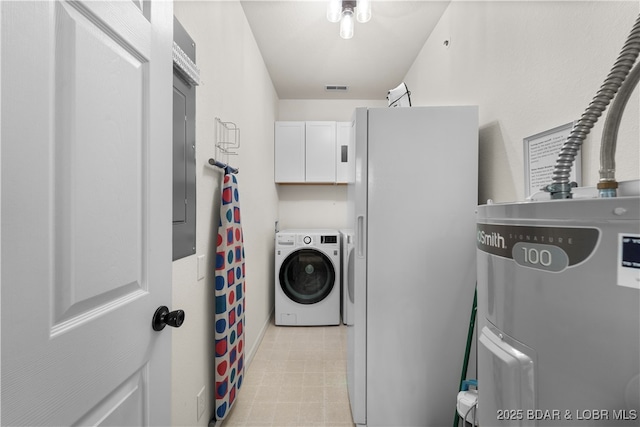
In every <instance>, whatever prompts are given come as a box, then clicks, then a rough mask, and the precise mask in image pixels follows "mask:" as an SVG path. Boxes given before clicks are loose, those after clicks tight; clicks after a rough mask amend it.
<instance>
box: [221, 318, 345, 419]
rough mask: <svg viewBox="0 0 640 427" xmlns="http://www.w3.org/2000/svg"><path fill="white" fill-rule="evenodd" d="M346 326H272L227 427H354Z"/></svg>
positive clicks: (248, 374)
mask: <svg viewBox="0 0 640 427" xmlns="http://www.w3.org/2000/svg"><path fill="white" fill-rule="evenodd" d="M346 341H347V330H346V327H344V326H342V325H341V326H308V327H304V326H295V327H294V326H275V324H274V323H273V320H272V321H271V324H270V325H269V326H268V327H267V330H266V332H265V335H264V338H263V340H262V343H261V344H260V347H259V348H258V351H257V352H256V355H255V356H254V359H253V361H252V362H251V365H250V366H249V368H248V369H247V372H246V374H245V380H244V385H243V387H242V390H241V391H240V393H239V394H238V398H237V399H238V400H237V401H236V403H235V405H234V407H233V409H232V411H231V413H230V414H229V416H228V418H227V419H226V420H225V421H224V422H223V424H222V425H223V427H231V426H247V427H248V426H273V427H281V426H298V427H323V426H332V427H338V426H340V427H347V426H348V427H353V426H354V424H353V421H352V418H351V409H350V407H349V395H348V392H347V373H346V368H347V360H346V355H347V351H346V346H347V342H346Z"/></svg>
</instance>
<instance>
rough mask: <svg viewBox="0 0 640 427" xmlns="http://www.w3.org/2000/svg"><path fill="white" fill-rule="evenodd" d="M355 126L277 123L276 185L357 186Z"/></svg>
mask: <svg viewBox="0 0 640 427" xmlns="http://www.w3.org/2000/svg"><path fill="white" fill-rule="evenodd" d="M352 132H353V128H352V124H351V122H334V121H309V122H275V157H274V158H275V182H276V183H296V184H300V183H316V184H334V183H347V182H353V178H354V175H355V169H354V163H353V159H355V153H354V145H353V135H352Z"/></svg>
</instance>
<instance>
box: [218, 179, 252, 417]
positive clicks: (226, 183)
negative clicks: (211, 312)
mask: <svg viewBox="0 0 640 427" xmlns="http://www.w3.org/2000/svg"><path fill="white" fill-rule="evenodd" d="M221 194H222V201H221V204H220V224H219V227H218V236H217V239H218V242H217V249H216V275H215V277H216V279H215V286H216V290H215V298H216V301H215V302H216V304H215V306H216V315H215V418H216V420H223V419H224V418H225V417H226V415H227V414H228V413H229V411H230V410H231V408H232V406H233V404H234V401H235V399H236V396H237V394H238V392H239V390H240V388H241V387H242V379H243V375H244V371H243V368H244V333H243V332H244V309H245V300H244V294H245V283H244V273H245V270H244V246H243V238H242V226H241V224H240V203H239V197H238V180H237V178H236V175H234V174H231V173H225V175H224V179H223V181H222V191H221Z"/></svg>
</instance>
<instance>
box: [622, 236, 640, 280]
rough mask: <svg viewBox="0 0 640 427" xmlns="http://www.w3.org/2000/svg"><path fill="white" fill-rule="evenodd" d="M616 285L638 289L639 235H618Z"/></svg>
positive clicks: (639, 267)
mask: <svg viewBox="0 0 640 427" xmlns="http://www.w3.org/2000/svg"><path fill="white" fill-rule="evenodd" d="M618 285H620V286H626V287H629V288H636V289H640V234H631V233H620V234H618Z"/></svg>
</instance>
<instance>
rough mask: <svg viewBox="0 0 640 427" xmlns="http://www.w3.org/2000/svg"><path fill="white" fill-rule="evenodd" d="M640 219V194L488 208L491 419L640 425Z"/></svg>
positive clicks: (483, 339) (487, 417) (485, 345)
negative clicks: (639, 195)
mask: <svg viewBox="0 0 640 427" xmlns="http://www.w3.org/2000/svg"><path fill="white" fill-rule="evenodd" d="M636 194H637V193H636ZM639 221H640V198H639V197H638V196H637V195H636V196H632V197H617V198H591V199H568V200H562V201H550V200H549V201H538V202H522V203H510V204H488V205H483V206H480V207H479V208H478V221H477V236H476V239H477V249H478V251H477V253H478V258H477V259H478V331H479V335H478V336H479V338H478V391H479V400H478V416H479V424H480V425H481V426H576V425H580V426H599V427H602V426H613V425H615V426H638V425H640V392H639V389H640V226H639V224H640V222H639Z"/></svg>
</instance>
